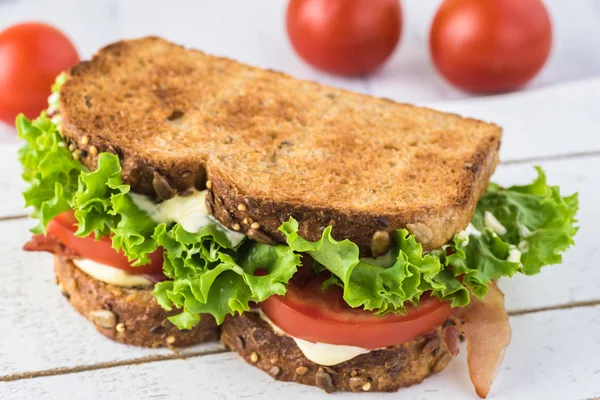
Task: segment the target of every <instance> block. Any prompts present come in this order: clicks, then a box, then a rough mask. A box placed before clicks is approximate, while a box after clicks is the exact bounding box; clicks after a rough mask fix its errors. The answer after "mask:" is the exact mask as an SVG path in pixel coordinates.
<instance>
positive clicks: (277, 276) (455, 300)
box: [17, 76, 578, 348]
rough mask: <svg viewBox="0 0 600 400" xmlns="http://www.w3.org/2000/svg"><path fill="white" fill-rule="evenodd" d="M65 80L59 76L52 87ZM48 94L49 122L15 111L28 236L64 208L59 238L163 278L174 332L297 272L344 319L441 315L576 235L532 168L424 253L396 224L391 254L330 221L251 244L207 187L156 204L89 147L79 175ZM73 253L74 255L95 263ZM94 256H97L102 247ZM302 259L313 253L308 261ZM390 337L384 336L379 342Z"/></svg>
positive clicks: (161, 293) (573, 206)
mask: <svg viewBox="0 0 600 400" xmlns="http://www.w3.org/2000/svg"><path fill="white" fill-rule="evenodd" d="M65 79H66V78H65V76H61V77H59V79H58V80H57V83H56V84H55V87H54V88H53V90H54V91H55V93H57V94H58V93H59V91H60V86H61V84H62V82H64V80H65ZM51 100H52V102H53V105H51V107H50V108H51V111H53V112H54V114H53V115H52V118H48V116H46V115H45V114H44V115H42V116H40V117H39V118H38V119H36V120H34V121H29V120H28V119H27V118H25V117H24V116H20V117H19V118H18V120H17V128H18V131H19V135H20V137H21V138H22V139H24V140H25V141H26V145H25V146H24V147H23V148H22V149H21V151H20V160H21V163H22V164H23V178H24V179H25V180H26V181H27V182H28V183H29V187H28V189H27V190H26V191H25V193H24V197H25V199H26V203H27V205H28V206H31V207H33V209H34V210H35V212H34V217H36V218H38V219H39V224H38V225H37V226H36V227H35V228H34V229H33V231H34V232H35V233H38V234H45V233H46V232H47V227H48V225H49V224H51V223H52V221H55V220H57V219H61V218H64V214H65V213H70V215H71V218H72V219H73V220H74V230H73V232H72V235H71V236H72V237H67V238H66V239H67V241H68V242H69V243H71V242H73V243H75V241H76V240H78V239H84V238H88V239H89V238H90V237H91V238H95V239H96V241H97V242H99V243H97V244H94V243H92V242H90V243H89V246H88V247H90V246H91V247H95V246H97V245H99V244H101V243H104V244H105V245H109V246H110V249H109V250H110V251H113V250H114V253H115V255H114V256H115V257H113V258H114V259H115V260H116V261H115V262H116V264H118V266H117V265H112V264H110V263H104V264H106V265H110V266H115V267H117V268H121V269H122V270H125V271H126V272H128V273H131V272H132V271H135V269H136V268H140V271H142V270H143V269H144V268H148V265H151V266H152V265H153V266H154V268H152V271H153V272H159V273H160V274H161V276H163V277H164V278H165V279H161V281H159V282H158V283H156V285H155V286H154V289H153V293H154V296H155V297H156V299H157V301H158V303H159V304H160V305H161V306H162V307H163V308H165V309H167V310H171V309H178V310H180V312H179V313H178V314H177V315H174V316H172V317H170V320H171V322H173V323H174V324H175V325H177V326H178V327H180V328H182V329H191V328H192V327H194V326H195V325H196V324H198V322H199V320H200V315H201V314H203V313H208V314H211V315H213V316H214V318H215V320H216V321H217V323H221V322H222V321H223V320H224V318H225V317H226V316H227V315H236V314H241V313H243V312H246V311H249V310H250V309H251V306H252V304H254V303H263V302H265V301H267V300H270V299H272V298H276V297H281V298H285V297H284V296H287V295H288V294H289V293H288V291H289V287H290V281H291V279H292V278H293V277H294V276H297V273H299V272H298V271H299V269H300V267H303V269H304V270H305V271H306V270H307V271H308V273H307V275H308V276H309V277H312V278H311V279H315V277H319V279H322V282H321V281H320V283H322V290H323V291H325V290H326V289H327V288H329V287H336V288H337V292H336V293H338V294H339V296H338V297H339V301H340V302H343V304H344V307H348V308H350V309H355V310H360V313H359V314H360V315H359V316H358V317H357V316H355V315H354V316H353V314H352V312H348V313H347V315H349V318H351V319H352V318H354V317H357V318H366V319H367V320H369V321H367V322H368V323H369V324H371V323H373V320H370V318H374V319H375V321H379V320H377V318H383V317H386V316H389V315H393V316H396V317H398V318H399V319H402V317H403V316H406V315H411V312H416V311H412V310H419V308H423V307H424V306H423V304H424V303H425V302H427V303H428V304H433V303H435V304H434V306H436V307H437V306H438V305H439V304H443V305H445V306H447V307H448V310H449V309H450V307H453V308H456V307H465V306H467V305H468V304H469V303H470V302H471V297H472V296H476V297H479V298H482V297H484V296H485V295H486V293H487V291H488V287H489V286H490V285H492V284H493V281H494V280H496V279H499V278H501V277H503V276H512V275H514V274H515V273H523V274H526V275H532V274H536V273H538V272H540V269H541V267H542V266H544V265H549V264H556V263H559V262H560V261H561V259H562V258H561V253H562V251H564V250H565V249H566V248H568V247H569V246H570V245H572V244H573V236H574V234H575V233H576V231H577V228H576V227H575V222H576V220H575V214H576V212H577V207H578V203H577V195H576V194H575V195H571V196H566V197H563V196H562V195H561V194H560V191H559V189H558V188H557V187H555V186H549V185H548V184H547V182H546V177H545V175H544V173H543V171H542V170H541V169H539V168H538V177H537V179H536V180H535V181H534V182H533V183H531V184H529V185H525V186H513V187H509V188H503V187H501V186H499V185H495V184H491V185H490V186H489V188H488V190H487V192H485V193H484V194H483V196H482V197H481V199H480V200H479V203H478V205H477V208H476V210H475V213H474V215H473V218H472V220H471V223H470V224H469V226H468V227H466V229H465V230H464V231H462V232H458V233H457V234H456V235H455V236H454V237H453V238H452V240H450V241H449V242H448V243H447V244H446V245H444V246H443V247H442V248H438V249H434V250H431V251H429V252H424V251H423V247H422V245H421V243H419V241H418V240H417V238H416V237H415V235H413V234H411V233H410V232H409V231H408V230H407V229H398V230H391V231H377V232H375V233H374V234H373V237H375V236H376V235H379V236H381V237H382V238H384V239H385V240H384V241H385V242H386V243H389V245H390V246H389V249H388V248H387V247H386V249H385V250H387V253H385V251H383V252H381V253H380V254H383V255H384V256H383V257H378V258H375V259H373V258H364V257H362V256H361V254H360V251H359V247H358V246H357V245H356V244H355V243H353V242H352V241H350V240H348V239H345V240H336V239H334V237H333V236H332V233H333V230H334V229H335V227H334V226H332V225H330V226H327V227H324V229H323V230H322V232H320V234H321V236H320V239H319V240H315V241H310V240H307V239H305V238H303V237H302V236H301V235H300V231H301V229H300V227H301V224H303V223H304V221H302V220H296V219H294V218H293V217H292V216H290V217H289V218H288V219H287V220H286V221H285V222H284V223H282V224H281V226H280V227H279V231H280V232H281V234H282V237H283V238H284V239H285V242H284V243H282V244H277V245H268V244H264V243H259V242H256V241H253V240H250V239H249V238H248V237H246V236H244V235H242V234H240V233H238V232H235V231H232V230H230V229H227V228H225V227H224V226H223V225H221V224H220V223H219V222H218V221H217V220H216V219H215V218H214V217H212V216H211V215H210V213H209V210H210V208H209V207H207V205H206V204H207V199H208V197H209V196H208V194H209V193H210V198H213V197H214V194H213V192H212V191H211V188H210V185H208V184H207V185H206V186H207V188H208V189H207V190H203V191H193V192H191V193H186V194H189V196H175V197H173V198H172V199H170V200H166V201H163V202H158V201H154V200H153V199H151V198H148V197H146V196H142V195H139V194H135V193H133V192H132V188H131V187H130V186H129V185H128V184H126V183H125V182H123V175H122V168H121V160H120V158H119V156H118V155H116V154H112V153H109V152H104V153H100V154H98V157H97V165H96V168H95V169H94V170H92V171H90V170H88V168H87V167H86V166H84V165H83V164H82V163H81V162H80V161H79V159H80V157H82V154H83V153H82V151H81V150H78V149H77V147H76V146H75V143H73V139H68V140H67V139H65V138H64V137H63V136H62V135H61V133H60V130H61V126H60V124H61V118H60V115H58V114H57V113H56V112H55V110H56V109H57V107H56V104H54V103H56V102H58V101H59V100H60V96H59V95H55V96H53V97H52V98H51ZM77 140H80V141H85V142H86V143H88V142H89V141H90V140H92V139H90V138H89V137H87V136H86V137H84V138H81V139H77ZM91 149H92V148H90V151H91ZM96 150H97V149H96ZM208 178H209V179H210V176H209V177H208ZM281 190H285V188H281ZM240 206H242V207H245V206H244V205H240ZM255 223H256V225H257V227H258V226H259V224H258V223H257V222H256V221H255V222H253V223H252V225H254V224H255ZM257 229H258V228H257ZM63 244H65V245H66V246H67V247H68V246H69V244H66V242H63ZM82 249H83V253H85V252H86V251H87V250H86V248H85V247H82ZM83 253H81V254H80V255H81V257H82V258H84V259H86V258H87V259H91V260H93V261H96V262H100V260H99V259H94V258H92V257H86V254H83ZM97 253H98V254H97V255H99V257H100V256H103V253H106V252H97ZM374 253H375V252H374ZM307 259H310V260H312V262H311V263H310V266H309V267H307V266H306V265H305V264H306V263H305V260H307ZM100 263H102V262H100ZM89 267H90V266H89V265H86V266H84V267H83V268H88V269H89ZM92 268H93V267H92ZM98 275H99V276H100V275H101V274H98ZM432 307H433V306H432ZM346 311H347V310H346ZM365 314H367V315H365ZM408 319H410V318H408ZM396 322H398V321H396ZM278 324H279V323H278ZM286 331H287V332H288V333H290V334H293V335H294V336H295V337H297V338H298V339H301V340H306V338H303V337H300V336H298V335H297V334H296V333H294V332H291V331H289V330H287V329H286ZM415 332H416V333H419V332H421V331H419V330H415ZM323 334H326V332H325V331H324V332H323ZM391 337H403V338H404V339H403V340H410V339H411V337H410V336H402V335H399V336H396V335H392V336H391ZM397 340H400V339H397ZM309 341H313V342H315V341H314V340H309ZM324 342H325V343H330V342H327V341H324ZM360 342H361V338H360V337H358V336H357V337H356V340H350V341H348V342H346V343H335V344H339V345H347V346H355V347H362V348H366V347H369V348H377V346H375V347H372V346H362V345H361V344H360ZM390 344H394V343H389V344H386V345H390Z"/></svg>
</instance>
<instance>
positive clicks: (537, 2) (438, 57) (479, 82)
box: [430, 0, 552, 93]
mask: <svg viewBox="0 0 600 400" xmlns="http://www.w3.org/2000/svg"><path fill="white" fill-rule="evenodd" d="M551 48H552V24H551V22H550V17H549V15H548V12H547V10H546V7H545V6H544V4H543V3H542V1H541V0H445V1H444V2H443V3H442V5H441V7H440V9H439V10H438V12H437V14H436V16H435V18H434V20H433V25H432V27H431V35H430V49H431V56H432V58H433V62H434V64H435V66H436V68H437V69H438V71H439V72H440V73H441V74H442V75H443V76H444V77H445V78H446V79H447V80H448V81H449V82H450V83H452V84H453V85H454V86H456V87H458V88H460V89H463V90H466V91H470V92H477V93H494V92H506V91H511V90H516V89H519V88H520V87H522V86H523V85H525V84H526V83H527V82H529V81H530V80H531V79H532V78H533V77H534V76H535V75H537V73H538V72H539V71H540V70H541V69H542V67H543V66H544V64H545V63H546V61H547V59H548V56H549V55H550V50H551Z"/></svg>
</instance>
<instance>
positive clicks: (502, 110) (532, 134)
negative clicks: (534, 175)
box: [426, 78, 600, 161]
mask: <svg viewBox="0 0 600 400" xmlns="http://www.w3.org/2000/svg"><path fill="white" fill-rule="evenodd" d="M426 105H428V106H431V107H433V108H439V109H441V110H443V111H448V112H455V113H459V114H464V115H469V116H471V117H473V118H479V119H482V120H484V121H493V122H495V123H497V124H498V125H500V126H502V127H503V128H504V135H503V138H502V148H501V149H500V160H501V161H510V160H518V159H524V158H531V157H543V156H552V155H557V154H569V153H580V152H587V151H598V150H600V135H597V134H596V131H597V128H596V127H597V126H599V125H600V113H599V112H598V109H600V78H593V79H589V80H587V81H580V82H575V83H567V84H563V85H557V86H554V87H549V88H544V89H539V90H535V91H529V92H522V93H513V94H510V95H504V96H492V97H485V98H480V99H477V100H473V99H470V100H464V101H455V102H446V103H426Z"/></svg>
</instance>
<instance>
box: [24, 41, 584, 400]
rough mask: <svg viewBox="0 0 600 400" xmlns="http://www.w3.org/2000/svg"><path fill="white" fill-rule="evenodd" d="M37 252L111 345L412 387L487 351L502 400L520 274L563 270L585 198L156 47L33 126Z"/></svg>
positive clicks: (314, 87)
mask: <svg viewBox="0 0 600 400" xmlns="http://www.w3.org/2000/svg"><path fill="white" fill-rule="evenodd" d="M17 128H18V131H19V135H20V137H21V138H22V139H24V140H25V142H26V144H25V145H24V147H23V148H22V149H21V151H20V154H19V156H20V160H21V162H22V164H23V178H24V179H25V181H27V182H28V184H29V186H28V188H27V190H26V191H25V193H24V197H25V200H26V204H27V206H29V207H31V208H32V209H33V210H34V211H33V217H35V218H36V219H37V220H38V223H37V225H36V226H35V227H34V228H33V232H34V237H33V238H32V240H31V241H30V242H29V243H28V244H27V245H26V246H25V248H26V250H41V251H49V252H51V253H53V254H54V260H55V271H56V276H57V282H58V284H59V287H60V289H61V290H62V291H63V293H64V294H65V296H66V297H67V298H68V299H69V301H70V302H71V304H72V305H73V307H74V308H75V309H76V310H77V311H78V312H79V313H81V314H83V315H84V316H85V317H87V318H88V319H89V320H91V321H92V322H93V323H94V325H95V326H96V328H98V330H99V331H100V332H102V333H103V334H104V335H106V336H108V337H110V338H112V339H115V340H118V341H120V342H123V343H129V344H135V345H140V346H152V347H154V346H170V347H172V346H185V345H189V344H194V343H200V342H202V341H206V340H212V339H215V338H217V337H218V336H220V340H221V341H222V343H223V344H224V345H225V346H226V347H227V348H229V349H231V350H233V351H236V352H237V353H239V355H240V356H241V357H242V358H243V359H244V360H245V361H247V362H248V363H250V364H252V365H254V366H256V367H257V368H260V369H262V370H264V371H265V372H266V373H268V374H270V375H271V376H273V377H274V378H275V379H278V380H284V381H294V382H298V383H302V384H306V385H313V386H317V387H319V388H321V389H323V390H325V391H327V392H334V391H354V392H364V391H395V390H398V389H399V388H400V387H404V386H409V385H412V384H415V383H419V382H421V381H422V380H423V379H425V378H426V377H428V376H429V375H431V374H433V373H436V372H438V371H441V370H442V369H444V368H445V367H446V365H447V364H448V363H449V362H450V361H451V360H452V358H453V356H455V355H456V354H457V353H458V351H459V342H460V340H461V339H462V338H465V339H466V341H467V352H468V364H469V370H470V376H471V380H472V381H473V384H474V386H475V389H476V391H477V393H478V394H479V395H480V396H481V397H485V396H486V395H487V393H488V391H489V388H490V385H491V383H492V380H493V378H494V375H495V373H496V371H497V367H498V365H499V363H500V361H501V360H502V355H503V352H504V349H505V348H506V346H507V345H508V343H509V341H510V332H511V331H510V327H509V324H508V316H507V314H506V311H505V309H504V296H503V294H502V292H501V291H500V290H499V289H498V287H497V286H496V281H497V280H498V279H500V278H502V277H505V276H506V277H510V276H513V275H514V274H517V273H522V274H526V275H534V274H537V273H539V272H540V269H541V268H542V267H543V266H545V265H550V264H557V263H560V262H561V259H562V258H561V253H562V252H563V251H564V250H566V249H567V248H568V247H569V246H571V245H572V244H573V243H574V242H573V237H574V235H575V233H576V231H577V227H576V212H577V207H578V205H577V194H573V195H570V196H563V195H562V194H561V193H560V190H559V188H558V187H556V186H550V185H548V183H547V182H546V177H545V175H544V172H543V171H542V170H541V169H539V168H538V169H537V174H538V176H537V178H536V179H535V181H534V182H532V183H530V184H525V185H523V186H512V187H501V186H499V185H497V184H494V183H490V177H491V175H492V173H493V172H494V169H495V168H496V166H497V164H498V157H499V156H498V154H499V148H500V144H501V136H502V130H501V128H500V127H498V126H497V125H494V124H490V123H485V122H482V121H478V120H474V119H469V118H463V117H460V116H457V115H453V114H446V113H442V112H438V111H434V110H430V109H426V108H420V107H415V106H410V105H406V104H398V103H396V102H393V101H391V100H387V99H378V98H373V97H370V96H366V95H361V94H356V93H351V92H348V91H345V90H341V89H335V88H332V87H328V86H323V85H320V84H317V83H313V82H306V81H301V80H297V79H294V78H292V77H289V76H287V75H284V74H282V73H279V72H275V71H271V70H263V69H259V68H255V67H251V66H248V65H245V64H241V63H238V62H235V61H232V60H229V59H226V58H220V57H215V56H211V55H207V54H205V53H203V52H200V51H197V50H189V49H185V48H184V47H181V46H178V45H175V44H172V43H169V42H167V41H165V40H162V39H160V38H156V37H146V38H141V39H137V40H128V41H121V42H117V43H114V44H111V45H109V46H107V47H105V48H103V49H101V50H100V51H99V52H98V53H97V54H95V55H94V56H93V58H92V59H91V60H90V61H86V62H82V63H80V64H78V65H76V66H74V67H73V68H72V69H71V70H70V71H68V72H67V73H65V74H63V75H61V76H59V77H58V78H57V81H56V83H55V85H54V87H53V94H52V96H51V97H50V99H49V108H48V110H47V111H46V112H44V113H42V115H40V117H39V118H37V119H36V120H34V121H29V120H28V119H27V118H26V117H24V116H22V115H21V116H19V117H18V118H17Z"/></svg>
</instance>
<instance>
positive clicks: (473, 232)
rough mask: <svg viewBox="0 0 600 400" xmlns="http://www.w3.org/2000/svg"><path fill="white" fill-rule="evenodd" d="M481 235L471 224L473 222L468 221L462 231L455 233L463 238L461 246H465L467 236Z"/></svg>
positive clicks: (467, 242) (467, 241) (467, 239)
mask: <svg viewBox="0 0 600 400" xmlns="http://www.w3.org/2000/svg"><path fill="white" fill-rule="evenodd" d="M471 235H473V236H481V232H479V231H478V230H477V228H475V227H474V226H473V224H471V223H469V225H468V226H467V228H466V229H465V230H464V231H460V232H458V233H457V235H456V236H457V237H458V238H459V239H461V240H464V242H462V245H461V246H462V247H465V246H466V245H468V244H469V236H471Z"/></svg>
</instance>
